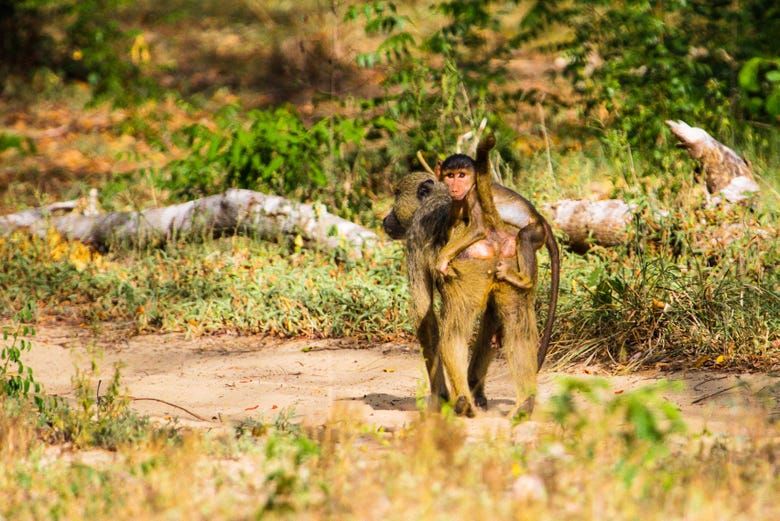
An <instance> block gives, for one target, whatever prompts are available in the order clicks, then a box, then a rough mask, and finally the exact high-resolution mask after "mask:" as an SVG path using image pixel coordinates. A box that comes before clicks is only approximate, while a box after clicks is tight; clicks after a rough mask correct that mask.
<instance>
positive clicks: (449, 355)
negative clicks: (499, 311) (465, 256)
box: [441, 260, 492, 416]
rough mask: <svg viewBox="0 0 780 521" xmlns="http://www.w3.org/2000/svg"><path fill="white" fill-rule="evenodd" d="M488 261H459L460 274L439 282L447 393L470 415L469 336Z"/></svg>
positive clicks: (480, 307) (486, 283) (483, 296)
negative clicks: (448, 388) (460, 275)
mask: <svg viewBox="0 0 780 521" xmlns="http://www.w3.org/2000/svg"><path fill="white" fill-rule="evenodd" d="M491 266H492V264H491V263H490V261H488V262H485V261H474V260H472V261H462V262H458V266H457V269H458V271H459V272H460V273H461V274H463V276H462V277H459V278H457V279H451V280H449V281H448V282H446V283H444V284H442V286H441V293H442V309H441V356H442V361H443V362H444V368H445V370H446V371H447V376H448V377H449V380H450V387H451V391H452V392H451V393H450V396H451V398H452V399H454V400H455V412H456V413H458V414H464V415H466V416H473V415H474V399H473V398H472V396H471V391H470V390H469V384H468V373H467V367H468V358H469V340H470V339H471V335H472V333H473V331H474V325H475V324H476V320H477V317H479V316H480V315H481V314H482V313H483V312H484V310H485V305H486V302H487V294H488V290H489V289H490V286H491V284H492V276H488V275H487V270H488V269H490V268H491Z"/></svg>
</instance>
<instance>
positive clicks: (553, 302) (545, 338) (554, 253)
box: [536, 220, 561, 370]
mask: <svg viewBox="0 0 780 521" xmlns="http://www.w3.org/2000/svg"><path fill="white" fill-rule="evenodd" d="M542 222H543V223H544V234H545V239H544V245H545V246H546V247H547V253H549V254H550V307H549V309H548V310H547V320H546V321H545V323H544V330H543V332H542V338H541V340H540V341H539V350H538V351H537V365H536V367H537V370H540V369H541V368H542V364H544V359H545V357H546V356H547V348H548V347H549V345H550V337H551V336H552V327H553V322H555V309H556V307H557V306H558V283H559V281H560V276H561V254H560V252H559V251H558V243H557V242H556V241H555V235H553V232H552V228H551V227H550V224H549V223H548V222H547V221H546V220H543V221H542Z"/></svg>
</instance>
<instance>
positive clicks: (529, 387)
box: [384, 173, 558, 415]
mask: <svg viewBox="0 0 780 521" xmlns="http://www.w3.org/2000/svg"><path fill="white" fill-rule="evenodd" d="M493 191H494V199H495V200H496V201H497V202H500V203H501V204H504V205H508V206H510V207H511V208H509V209H508V210H507V209H504V210H503V212H502V209H501V207H500V206H499V209H498V211H499V214H500V215H501V216H502V219H504V215H509V216H510V217H511V218H512V220H513V222H522V223H524V224H525V225H526V226H528V225H533V226H532V227H535V225H536V223H539V222H542V223H543V222H544V221H543V219H542V218H541V216H539V214H538V213H536V211H535V210H534V209H533V207H532V206H531V205H530V203H528V202H527V201H525V200H524V199H522V198H521V197H520V196H518V195H517V194H514V192H511V191H510V190H507V189H504V188H502V187H500V186H498V185H494V186H493ZM496 194H498V195H499V196H498V197H496ZM395 195H396V200H395V204H394V207H393V210H392V211H391V213H390V214H388V216H387V217H385V220H384V228H385V230H386V231H387V233H388V235H390V236H391V237H393V238H395V239H400V238H403V237H406V239H407V263H408V268H409V269H408V271H409V282H410V289H411V292H412V312H413V315H414V317H415V319H416V324H417V326H418V327H417V335H418V339H419V340H420V343H421V345H422V348H423V355H424V357H425V361H426V365H427V368H428V371H429V377H430V383H431V392H432V393H433V394H434V395H437V396H446V388H445V385H444V379H443V374H442V371H441V368H442V364H441V360H440V358H439V356H440V355H441V356H443V357H444V362H445V365H446V366H447V372H448V375H449V376H450V383H451V385H452V388H453V395H454V396H455V397H457V401H456V410H457V411H458V412H460V413H462V414H467V415H471V414H473V409H472V406H473V404H474V402H476V404H477V405H480V406H485V405H486V403H487V401H486V399H485V397H484V377H485V374H486V372H487V368H488V365H489V364H490V361H491V359H492V350H491V348H490V340H491V338H492V337H493V335H494V334H495V333H496V332H499V334H500V338H501V341H502V344H503V346H504V348H505V349H506V352H507V359H508V361H509V364H510V368H511V370H512V373H513V376H514V380H515V382H516V387H517V399H518V400H517V404H518V411H519V412H522V411H527V410H528V409H530V408H531V407H532V406H533V395H534V393H535V379H536V369H537V366H538V365H541V361H542V360H543V357H544V351H545V350H546V343H545V344H544V346H543V347H542V346H540V349H539V358H538V359H537V358H536V357H535V356H534V355H533V354H534V353H535V352H536V351H537V345H536V342H537V332H536V320H535V316H534V305H533V300H534V295H533V291H518V290H517V289H516V288H514V287H513V286H511V285H509V284H507V283H503V282H501V281H497V280H496V278H495V276H494V273H495V269H496V267H497V263H498V262H499V259H498V257H501V255H499V256H497V255H496V245H495V244H491V243H488V244H484V243H483V241H478V242H477V243H475V244H473V245H471V246H470V247H468V248H466V249H465V250H464V251H463V252H462V253H461V254H460V255H459V256H458V257H456V258H455V259H454V260H453V267H454V269H456V270H457V271H458V272H459V273H460V275H461V276H460V277H458V278H457V279H441V278H439V277H437V275H438V271H437V270H436V266H435V264H436V259H437V258H438V253H439V251H440V250H441V248H442V247H443V246H444V245H445V244H446V242H447V238H448V235H449V222H450V211H451V207H452V198H451V197H450V193H449V190H448V189H447V187H446V185H443V184H441V183H437V182H436V180H435V179H434V177H433V176H431V175H429V174H424V173H413V174H410V175H408V176H407V177H405V178H404V179H402V180H401V182H400V183H399V184H398V186H397V189H396V193H395ZM512 195H514V197H512ZM544 224H546V223H544ZM542 230H543V231H545V232H547V233H549V231H548V230H549V228H548V229H547V230H545V228H544V226H542ZM529 237H530V238H531V239H535V241H534V243H532V244H535V243H536V241H538V240H539V239H538V238H536V237H534V236H532V235H529ZM549 238H550V239H551V240H552V247H551V246H549V245H548V248H552V251H551V259H552V263H553V273H554V275H553V296H552V297H551V304H552V308H551V313H550V316H548V319H547V324H546V325H545V329H546V330H548V329H550V330H551V326H552V322H553V320H554V304H555V300H556V297H557V275H558V273H557V268H558V258H557V247H556V246H555V243H554V238H552V234H549ZM542 239H546V236H545V235H543V236H542ZM544 242H548V241H544ZM537 248H538V246H537ZM530 251H531V254H532V255H531V257H530V259H531V261H533V264H529V263H528V262H526V264H525V265H526V266H529V267H530V268H532V271H531V269H529V271H528V273H531V274H532V280H535V272H536V264H535V252H536V250H535V249H531V250H530ZM514 255H515V251H514V244H513V245H512V251H511V256H512V257H514ZM503 257H504V258H506V254H504V255H503ZM524 260H527V258H526V257H524ZM434 284H436V286H437V287H438V289H439V291H440V293H441V294H442V310H441V317H442V323H441V331H442V333H441V334H442V338H439V327H438V324H437V321H436V316H435V314H434V310H433V288H434ZM480 315H483V317H482V318H483V320H482V322H481V324H482V325H481V328H480V332H479V334H478V338H477V341H476V345H475V346H474V350H473V351H474V352H473V355H472V358H471V362H470V363H469V365H468V372H466V360H467V359H468V339H469V338H470V337H471V333H472V329H473V327H474V323H475V321H476V319H477V318H478V317H479V316H480ZM545 337H546V339H547V341H549V333H547V331H546V335H545ZM545 337H543V339H542V341H543V342H546V341H545ZM439 346H441V349H439ZM470 391H471V392H473V393H474V398H475V399H474V400H472V398H471V392H470Z"/></svg>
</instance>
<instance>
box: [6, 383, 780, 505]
mask: <svg viewBox="0 0 780 521" xmlns="http://www.w3.org/2000/svg"><path fill="white" fill-rule="evenodd" d="M676 390H677V387H676V386H675V385H674V384H671V383H664V382H661V383H659V384H655V385H649V386H643V387H640V388H637V389H633V390H626V391H624V390H622V389H610V388H609V387H608V385H607V384H606V383H605V382H604V381H602V380H599V379H595V378H589V379H571V378H567V379H562V380H560V381H559V382H558V384H557V385H556V388H555V391H554V394H553V396H552V397H551V398H550V401H549V406H548V407H547V408H546V409H545V410H544V411H541V412H540V417H541V418H543V421H541V422H537V423H536V424H535V429H534V430H533V432H534V435H533V436H532V437H531V438H527V437H525V436H524V435H523V433H528V432H531V431H529V430H525V431H520V434H521V435H520V437H519V438H517V439H513V438H512V437H511V435H510V433H509V432H503V431H501V430H496V431H495V432H493V431H491V433H490V434H480V435H475V434H474V433H473V432H471V433H470V432H469V429H468V423H467V422H465V421H463V420H461V419H458V418H454V417H453V416H452V415H448V414H428V413H425V412H424V411H421V412H420V414H419V415H415V417H414V418H413V419H412V420H411V421H410V422H409V423H408V424H406V425H405V426H404V427H403V428H399V429H397V430H394V431H390V432H388V431H385V430H384V429H381V428H377V427H375V426H372V425H370V424H366V423H365V422H364V421H362V420H361V419H360V417H359V416H358V415H355V414H354V413H351V411H350V410H349V409H348V408H345V409H343V410H341V411H335V412H334V413H333V415H332V416H331V418H330V419H329V420H328V421H327V423H326V424H325V425H324V426H319V427H316V428H313V427H312V428H307V427H301V426H298V425H295V424H292V423H291V422H290V421H289V412H288V413H283V414H280V415H279V416H278V417H277V418H276V420H273V419H268V418H262V417H256V418H252V419H250V420H246V421H243V422H242V423H240V424H239V425H237V426H236V427H235V429H219V428H214V429H185V428H179V429H178V430H177V435H176V436H174V437H165V436H160V435H159V433H156V431H155V428H154V427H152V426H151V425H147V426H146V429H147V431H146V432H147V436H146V437H144V438H139V439H137V440H136V441H135V442H134V443H132V444H129V443H124V444H118V445H117V446H116V447H115V448H114V449H113V450H112V452H100V451H96V450H92V451H88V452H73V451H71V450H61V449H60V447H57V446H54V447H47V446H46V445H44V444H43V443H42V442H41V440H40V438H38V437H37V429H38V427H37V425H36V423H35V420H34V417H32V416H31V415H29V414H26V413H27V411H25V409H24V407H23V404H20V403H19V402H18V401H11V400H8V399H2V398H0V442H2V443H0V485H2V486H0V515H2V516H4V517H7V518H9V519H38V518H42V517H55V518H59V519H83V518H89V517H105V516H111V517H116V518H117V519H131V518H138V517H139V516H140V517H142V518H145V519H146V518H149V519H163V518H164V519H167V518H185V517H186V518H199V517H208V518H211V519H235V518H242V519H243V518H270V519H289V518H300V517H313V518H324V519H407V518H409V517H411V518H415V519H440V518H468V519H517V512H518V511H522V512H523V514H524V515H526V516H530V517H531V518H533V519H537V518H538V519H582V518H591V517H594V516H595V517H609V518H610V519H635V518H639V517H641V518H643V519H652V520H655V519H659V520H664V519H678V518H685V519H692V520H699V519H701V520H705V519H713V518H723V519H743V518H744V519H748V518H749V519H775V518H776V517H777V515H778V513H779V510H778V505H777V501H776V497H777V494H778V492H780V482H778V478H777V470H778V469H777V459H778V452H779V451H780V446H778V441H777V426H776V425H773V424H771V423H768V422H767V421H766V420H765V419H764V418H763V415H761V414H757V415H755V416H753V417H749V418H748V417H746V418H744V419H743V421H744V422H745V423H744V424H743V425H741V426H740V429H739V433H740V434H739V436H738V437H737V436H735V437H728V436H721V435H715V434H712V433H710V432H708V431H707V430H706V429H705V430H703V431H702V432H698V431H697V430H696V429H695V427H689V426H688V425H686V423H685V422H684V421H683V420H682V418H681V417H680V412H679V410H678V409H677V406H676V405H675V404H674V403H673V402H671V401H669V400H668V396H669V395H670V394H672V395H673V394H674V393H675V391H676ZM96 421H97V418H95V417H92V418H91V419H90V418H85V419H83V420H82V423H81V425H82V426H83V427H84V428H85V429H90V428H92V427H91V425H92V424H93V423H94V422H96ZM735 432H736V431H735ZM469 438H472V439H474V438H476V439H475V440H474V442H469ZM183 475H186V476H187V479H182V476H183ZM31 498H34V499H31Z"/></svg>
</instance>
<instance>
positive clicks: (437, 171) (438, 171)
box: [433, 159, 441, 181]
mask: <svg viewBox="0 0 780 521" xmlns="http://www.w3.org/2000/svg"><path fill="white" fill-rule="evenodd" d="M433 173H434V174H435V175H436V179H438V180H439V181H441V159H439V160H438V161H436V166H434V167H433Z"/></svg>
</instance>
